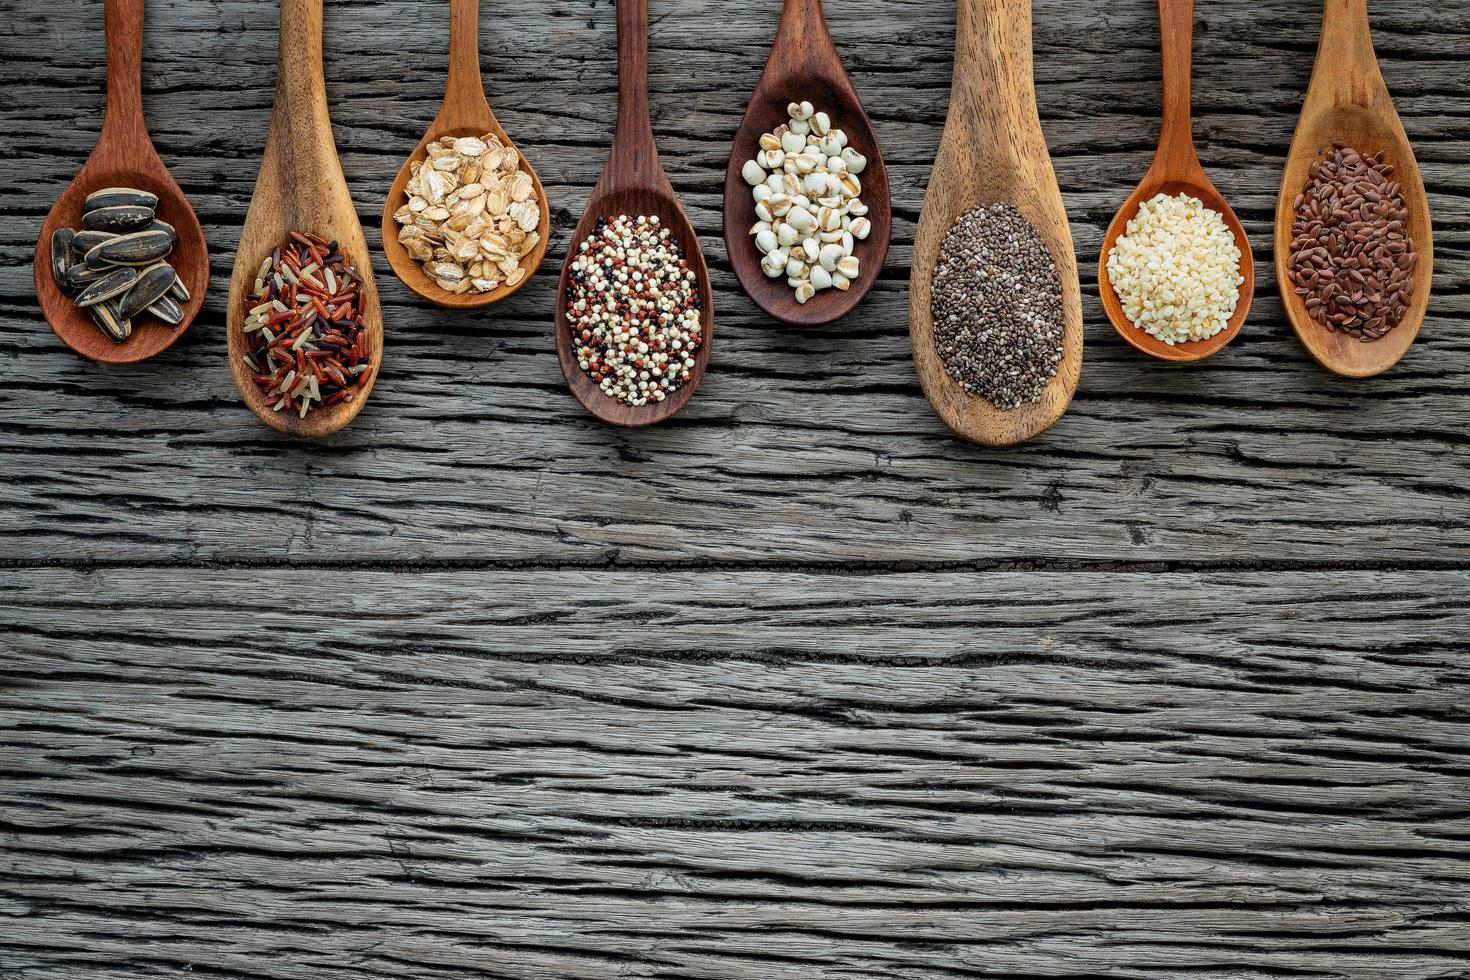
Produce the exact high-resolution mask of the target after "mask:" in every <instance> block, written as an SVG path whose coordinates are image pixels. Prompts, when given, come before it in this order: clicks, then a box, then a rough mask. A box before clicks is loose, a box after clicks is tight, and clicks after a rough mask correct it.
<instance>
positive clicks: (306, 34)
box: [270, 0, 337, 174]
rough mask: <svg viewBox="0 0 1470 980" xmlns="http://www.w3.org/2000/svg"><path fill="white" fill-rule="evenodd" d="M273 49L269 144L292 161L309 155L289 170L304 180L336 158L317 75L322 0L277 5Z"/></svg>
mask: <svg viewBox="0 0 1470 980" xmlns="http://www.w3.org/2000/svg"><path fill="white" fill-rule="evenodd" d="M279 44H280V53H279V56H278V57H279V62H278V65H277V68H276V105H275V112H274V114H273V115H272V116H271V132H270V140H271V141H272V142H274V141H277V140H280V141H282V142H283V143H284V144H285V145H286V146H288V147H290V151H291V153H292V155H293V156H294V155H297V154H308V153H309V154H311V156H308V157H307V158H306V159H304V160H300V161H298V162H297V163H296V164H295V166H294V168H293V169H294V170H295V171H296V172H297V173H298V174H308V173H311V172H312V171H311V168H312V167H313V166H320V165H321V163H322V162H323V161H324V159H330V160H332V161H333V162H335V160H336V155H337V154H336V144H335V142H334V141H333V139H332V120H331V118H330V116H329V115H328V114H327V86H326V80H325V78H323V75H322V0H281V33H280V41H279Z"/></svg>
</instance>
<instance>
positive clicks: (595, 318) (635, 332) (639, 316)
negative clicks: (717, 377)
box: [567, 214, 704, 407]
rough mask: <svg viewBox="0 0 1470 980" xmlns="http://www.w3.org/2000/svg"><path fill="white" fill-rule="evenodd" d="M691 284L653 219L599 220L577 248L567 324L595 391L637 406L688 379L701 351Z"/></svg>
mask: <svg viewBox="0 0 1470 980" xmlns="http://www.w3.org/2000/svg"><path fill="white" fill-rule="evenodd" d="M700 306H701V304H700V298H699V283H698V281H697V278H696V276H695V274H694V270H693V269H691V268H689V260H688V259H686V258H685V257H684V252H683V250H682V249H681V248H680V247H679V243H678V242H677V241H675V240H674V239H673V237H672V236H671V235H670V234H669V229H667V228H665V227H662V225H661V224H660V222H659V218H658V216H657V215H654V216H652V217H649V216H646V215H641V214H640V215H638V216H637V217H634V216H632V215H627V214H620V215H618V216H616V217H614V218H612V219H610V220H609V219H599V220H598V222H597V229H596V230H595V231H594V232H593V233H592V234H590V235H588V236H587V237H586V238H585V239H583V240H582V243H581V244H580V245H579V246H577V256H576V258H575V259H573V260H572V264H571V267H570V274H569V279H568V283H567V327H568V329H569V330H570V331H571V335H572V336H571V340H572V350H573V351H575V353H576V355H577V364H578V365H579V366H580V367H581V369H582V370H583V371H585V372H587V375H588V377H590V378H591V379H592V380H593V381H595V382H597V385H598V387H599V388H601V389H602V393H603V394H605V395H607V396H608V397H609V398H616V399H617V400H618V401H621V402H624V403H625V404H628V405H631V406H634V407H638V406H642V405H647V404H648V403H649V402H661V401H663V400H664V399H665V398H667V397H668V396H669V395H670V394H672V393H673V392H675V391H678V390H679V389H680V388H682V387H684V385H685V384H687V383H688V382H689V378H690V372H692V371H693V370H694V363H695V358H696V357H697V356H698V353H699V349H700V348H701V347H702V346H704V327H703V325H702V324H701V323H700Z"/></svg>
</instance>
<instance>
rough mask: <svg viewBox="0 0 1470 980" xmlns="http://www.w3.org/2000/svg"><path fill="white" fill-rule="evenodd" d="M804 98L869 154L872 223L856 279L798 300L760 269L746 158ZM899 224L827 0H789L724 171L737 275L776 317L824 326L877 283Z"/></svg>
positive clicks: (729, 247) (728, 237)
mask: <svg viewBox="0 0 1470 980" xmlns="http://www.w3.org/2000/svg"><path fill="white" fill-rule="evenodd" d="M802 101H807V102H810V103H811V104H812V105H813V106H815V107H816V108H817V110H818V111H820V112H825V113H827V114H828V116H830V117H831V119H832V126H833V128H836V129H841V130H842V131H843V132H845V133H846V134H847V137H848V145H849V146H851V147H852V148H853V149H855V150H856V151H857V152H859V153H861V154H862V155H863V156H865V157H867V160H868V165H867V167H866V169H864V170H863V172H862V173H861V174H860V175H859V176H858V179H859V180H861V181H862V186H863V190H862V201H863V203H864V204H866V205H867V206H868V214H867V218H868V221H869V222H870V223H871V224H872V230H871V231H870V232H869V233H868V237H867V238H866V239H865V240H863V241H861V242H858V244H857V248H856V249H855V250H854V253H853V254H855V255H856V256H857V257H858V258H859V259H860V260H861V261H862V271H861V273H860V274H859V276H858V278H857V281H856V282H854V283H853V284H852V285H851V287H849V288H848V289H847V290H845V291H844V290H838V289H824V290H822V291H821V292H820V293H817V295H815V296H813V297H812V298H811V299H809V300H807V302H806V303H805V304H802V303H798V302H797V301H796V296H795V294H794V293H793V291H792V289H791V287H790V286H788V285H787V284H786V278H785V277H784V276H782V277H780V278H777V279H771V278H768V277H767V276H766V274H765V273H764V272H762V271H761V255H760V253H759V252H758V251H756V248H755V243H754V241H753V240H752V239H751V237H750V228H751V226H752V225H754V224H755V223H756V221H757V218H756V215H755V199H754V198H753V197H751V193H750V191H751V188H750V185H749V184H747V183H746V182H745V178H744V177H742V176H741V173H740V169H741V168H742V167H743V166H744V165H745V162H746V161H747V160H752V159H754V158H755V155H756V154H757V153H758V152H759V151H760V138H761V134H763V133H769V132H771V130H773V129H775V128H776V127H777V126H779V125H781V124H782V123H784V122H786V120H787V115H786V106H787V105H789V104H790V103H792V102H802ZM892 231H893V214H892V206H891V204H890V201H889V190H888V170H887V168H886V167H884V165H883V151H882V149H881V148H880V147H879V146H878V137H877V134H876V133H874V132H873V124H872V122H871V121H870V120H869V119H868V114H867V113H866V112H864V111H863V103H862V100H861V99H859V98H858V94H857V91H856V90H855V89H854V88H853V87H852V81H851V79H849V78H848V77H847V72H846V70H844V69H843V67H842V61H841V59H840V58H838V57H837V48H836V46H834V45H833V43H832V35H831V34H829V33H828V31H827V22H826V19H825V18H824V17H823V16H822V0H786V6H785V7H784V8H783V9H782V11H781V24H780V26H779V27H778V28H777V29H776V41H775V43H774V44H773V45H772V46H771V53H770V56H769V57H768V58H767V59H766V68H765V71H764V72H762V73H761V77H760V81H759V82H757V83H756V86H755V93H754V94H753V95H751V97H750V103H749V104H748V105H747V106H746V109H745V117H744V118H743V119H741V121H740V129H739V130H738V131H737V132H736V133H735V141H734V144H733V145H732V146H731V148H730V165H729V167H728V168H727V169H726V171H725V250H726V252H727V253H728V254H729V256H730V265H731V266H732V267H733V268H734V270H735V278H736V279H738V280H739V281H740V288H741V289H743V290H745V295H747V296H749V297H750V299H751V301H752V302H753V303H755V305H756V306H759V307H760V308H761V309H762V310H765V311H766V313H768V314H770V315H771V316H773V317H775V318H776V319H777V320H780V321H781V322H783V323H790V324H794V325H796V326H821V325H822V324H826V323H831V322H832V321H833V320H836V319H838V318H839V317H842V316H845V315H846V314H847V313H849V312H851V311H852V310H853V308H854V307H856V306H857V305H858V304H859V303H861V302H862V301H863V297H864V296H866V295H867V294H868V290H870V289H872V288H873V283H875V282H877V280H878V273H879V272H880V271H882V268H883V260H884V259H885V258H886V257H887V255H888V242H889V238H890V236H891V235H892Z"/></svg>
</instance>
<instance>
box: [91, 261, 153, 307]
mask: <svg viewBox="0 0 1470 980" xmlns="http://www.w3.org/2000/svg"><path fill="white" fill-rule="evenodd" d="M137 281H138V272H137V270H136V269H115V270H113V271H112V272H109V273H108V274H107V275H105V276H103V277H102V278H101V279H96V280H94V281H93V282H91V283H90V284H88V286H87V288H86V289H83V290H82V291H81V292H80V293H78V294H77V305H78V306H83V307H86V306H94V305H96V304H97V303H100V302H102V301H103V300H105V299H112V298H113V297H114V296H119V295H121V294H123V293H125V292H127V291H128V290H129V289H132V288H133V283H135V282H137Z"/></svg>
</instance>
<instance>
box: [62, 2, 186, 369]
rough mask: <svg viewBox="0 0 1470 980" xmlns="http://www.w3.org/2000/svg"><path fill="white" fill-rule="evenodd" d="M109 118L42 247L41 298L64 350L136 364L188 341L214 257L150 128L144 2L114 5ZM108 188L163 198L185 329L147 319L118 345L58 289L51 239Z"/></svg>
mask: <svg viewBox="0 0 1470 980" xmlns="http://www.w3.org/2000/svg"><path fill="white" fill-rule="evenodd" d="M105 18H106V20H105V22H106V25H107V111H106V114H105V115H104V117H103V119H102V134H101V135H100V136H99V137H98V139H97V145H96V147H95V148H93V150H92V155H91V156H89V157H88V158H87V162H86V163H85V164H84V165H83V166H82V169H81V172H80V173H78V174H77V176H76V178H75V179H74V180H73V181H72V182H71V184H70V185H69V186H68V187H67V188H66V190H65V191H63V192H62V194H61V196H60V197H59V198H57V199H56V203H55V204H54V205H52V207H51V213H50V214H48V215H47V216H46V223H45V224H43V225H42V226H41V236H40V238H38V239H37V240H36V264H35V279H36V296H37V298H38V299H39V300H40V301H41V312H42V313H43V314H45V316H46V322H47V323H49V324H51V329H52V330H53V331H55V332H56V336H58V337H60V338H61V340H62V342H63V343H65V344H66V346H68V347H70V348H71V349H72V350H74V351H76V352H77V353H78V354H81V355H82V356H83V357H89V358H91V359H92V360H94V361H101V362H103V363H106V364H132V363H136V362H138V361H146V360H147V359H148V358H150V357H153V356H154V355H155V354H158V353H159V352H160V351H163V350H166V349H167V348H168V347H169V346H170V345H172V344H173V342H174V341H176V340H178V339H179V338H180V337H182V336H183V335H184V331H185V330H188V329H189V325H190V324H191V323H193V322H194V317H195V315H196V314H198V312H199V308H200V307H201V306H202V305H203V304H204V294H205V293H206V292H208V291H209V250H208V248H207V246H206V245H205V243H204V231H203V229H201V228H200V227H199V218H198V217H197V216H196V215H195V214H194V209H193V208H191V207H190V206H189V202H188V200H186V199H185V197H184V192H183V191H182V190H180V189H179V185H178V184H177V183H175V182H174V179H173V176H172V175H171V174H170V173H169V172H168V168H167V167H165V166H164V165H163V161H162V160H160V159H159V157H158V151H157V150H155V149H154V148H153V141H152V140H151V139H149V137H148V127H147V124H146V123H145V122H144V121H143V75H142V71H143V0H107V5H106V14H105ZM104 187H133V188H136V189H137V190H140V191H148V192H150V193H152V194H156V195H158V210H157V214H158V218H159V220H161V221H166V222H168V223H169V224H171V225H173V226H174V230H175V231H177V232H178V236H179V241H178V244H177V245H176V246H174V250H173V253H172V254H171V255H170V256H169V257H168V262H169V264H170V265H172V266H173V267H174V270H175V271H176V272H177V273H178V274H179V278H180V280H182V281H183V283H184V287H185V288H186V289H188V291H189V300H188V302H186V303H183V304H181V305H182V306H183V308H184V317H183V319H182V320H180V321H179V323H178V325H177V326H172V325H170V324H167V323H164V322H163V321H161V320H159V319H158V318H157V317H154V316H152V315H151V314H147V315H144V316H140V317H138V318H137V321H136V325H135V326H134V328H133V332H132V335H131V336H129V337H128V339H127V340H125V341H123V342H122V343H120V344H118V343H114V342H113V341H111V340H109V339H108V338H107V337H106V335H104V334H103V333H102V331H101V330H100V329H98V327H97V325H96V324H95V323H93V322H92V318H91V317H90V316H89V315H88V314H87V312H86V310H82V309H78V308H77V306H76V304H75V303H73V302H72V301H71V298H70V297H68V296H66V295H65V294H64V293H62V291H61V289H60V287H58V286H57V285H56V278H55V276H54V275H53V274H52V271H51V235H52V233H53V232H55V231H56V229H58V228H77V227H80V225H81V220H82V202H83V201H84V200H85V199H86V197H87V195H88V194H90V193H92V192H93V191H96V190H100V189H102V188H104Z"/></svg>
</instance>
